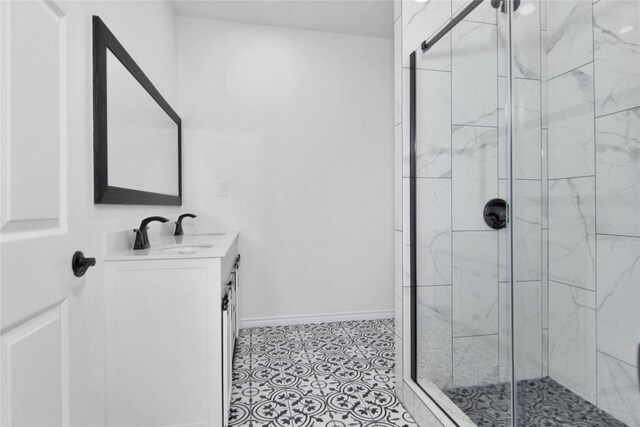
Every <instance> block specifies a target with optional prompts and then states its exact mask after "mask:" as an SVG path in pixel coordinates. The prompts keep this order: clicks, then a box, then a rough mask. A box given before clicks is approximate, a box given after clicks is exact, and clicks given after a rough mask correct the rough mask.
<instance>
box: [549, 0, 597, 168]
mask: <svg viewBox="0 0 640 427" xmlns="http://www.w3.org/2000/svg"><path fill="white" fill-rule="evenodd" d="M560 3H562V1H560ZM547 88H548V106H547V108H548V115H549V116H548V126H549V129H548V130H549V132H548V138H549V151H548V154H549V179H555V178H569V177H578V176H586V175H593V174H594V167H595V166H594V139H595V138H594V129H593V117H594V112H593V64H587V65H585V66H584V67H581V68H578V69H575V70H573V71H571V72H569V73H566V74H563V75H562V76H560V77H557V78H555V79H553V80H549V81H548V83H547ZM568 159H571V160H570V161H568Z"/></svg>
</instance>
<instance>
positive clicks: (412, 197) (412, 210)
mask: <svg viewBox="0 0 640 427" xmlns="http://www.w3.org/2000/svg"><path fill="white" fill-rule="evenodd" d="M483 1H485V0H471V1H470V2H469V5H468V6H466V7H465V8H464V9H463V10H462V11H461V12H460V13H458V14H457V15H456V16H455V17H452V18H451V20H449V22H447V24H446V25H444V26H443V27H442V28H441V29H440V30H439V31H437V32H436V33H434V35H433V36H432V37H431V38H430V39H429V40H426V41H423V42H422V43H421V46H420V47H419V48H418V49H416V50H414V51H413V52H411V54H410V55H409V248H410V250H409V259H410V274H409V276H410V297H411V301H410V335H411V338H410V343H411V348H410V362H411V366H410V379H411V381H412V382H413V383H414V384H415V385H416V386H417V387H418V388H419V389H420V390H422V391H423V392H424V393H425V394H426V396H427V397H428V398H429V399H430V400H431V402H433V404H435V405H436V406H437V407H438V408H439V409H440V410H441V411H442V412H443V413H444V414H445V415H446V416H447V418H448V419H449V420H450V421H451V422H452V423H453V424H454V425H456V426H459V425H460V424H459V423H458V421H456V419H454V417H453V416H452V415H451V414H450V413H449V411H447V410H446V409H445V408H444V407H443V406H442V405H441V404H440V403H439V402H438V401H437V400H436V399H434V398H433V397H432V396H431V395H430V394H429V392H428V391H427V390H425V389H424V388H423V387H422V386H421V385H420V383H419V382H418V345H417V344H418V327H417V326H418V313H417V311H418V310H417V308H418V301H417V300H418V298H417V296H418V286H417V270H418V269H417V202H416V198H417V195H416V147H415V145H416V55H417V52H419V51H420V52H425V51H427V50H428V49H429V48H431V47H432V45H433V44H434V43H435V42H437V41H438V40H440V38H442V37H443V36H445V35H446V34H447V33H449V32H450V31H451V30H452V29H453V28H454V27H455V26H456V25H457V24H458V23H459V22H461V21H462V20H463V19H464V17H465V16H466V15H468V14H469V13H470V12H471V11H473V10H474V9H475V8H476V7H477V6H479V5H480V4H481V3H482V2H483ZM486 1H491V2H492V6H494V8H496V9H498V11H497V12H498V13H500V12H501V11H500V10H499V7H500V3H501V4H502V5H504V6H505V7H504V9H505V10H504V12H503V13H504V14H505V15H506V16H505V17H504V19H506V34H505V35H506V38H507V40H506V52H505V53H506V57H507V61H508V63H507V66H506V80H507V85H506V86H507V87H506V89H507V90H506V94H505V95H506V104H505V106H504V108H505V114H506V117H505V126H506V129H505V132H506V133H505V137H506V144H505V145H506V174H507V175H506V177H507V179H506V182H507V196H506V197H507V227H506V232H507V253H508V261H507V262H506V268H507V277H508V279H509V282H508V284H509V286H508V295H509V296H508V299H509V321H510V326H511V333H510V334H509V353H510V359H511V366H510V371H509V374H510V379H509V385H510V393H511V396H510V406H509V412H510V418H511V426H513V427H516V426H517V425H518V417H517V414H518V411H517V408H518V406H517V397H518V396H517V385H516V383H517V382H516V380H515V378H516V376H515V348H514V343H515V340H514V336H515V329H514V328H515V324H514V316H513V307H514V292H513V284H514V283H515V282H514V268H513V262H514V257H513V217H512V215H513V207H512V201H513V200H514V198H513V182H512V181H513V167H512V166H513V165H512V163H513V158H512V141H513V138H512V136H513V135H512V133H513V132H512V129H513V123H512V120H513V102H512V93H513V92H512V91H513V87H512V85H513V77H512V66H513V49H512V38H511V24H512V16H513V15H512V13H513V12H512V11H513V1H514V0H502V1H501V2H498V5H497V6H496V5H494V4H493V1H494V0H486ZM496 25H500V23H499V20H498V22H496ZM499 131H500V129H498V132H499ZM639 354H640V353H639Z"/></svg>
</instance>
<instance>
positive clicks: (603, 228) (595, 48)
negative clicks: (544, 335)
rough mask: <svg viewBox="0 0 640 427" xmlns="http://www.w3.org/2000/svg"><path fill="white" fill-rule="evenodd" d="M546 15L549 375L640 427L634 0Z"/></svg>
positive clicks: (553, 8)
mask: <svg viewBox="0 0 640 427" xmlns="http://www.w3.org/2000/svg"><path fill="white" fill-rule="evenodd" d="M546 21H547V26H546V34H545V36H546V39H547V57H546V73H547V76H546V80H547V90H548V92H547V93H548V98H547V108H548V121H547V123H546V127H545V128H546V129H547V132H544V134H545V135H546V137H547V140H546V141H545V143H546V144H548V147H547V150H545V153H547V157H546V158H545V159H544V160H546V168H547V176H548V185H547V191H548V193H547V197H548V199H547V205H548V222H547V224H548V231H546V232H545V234H544V235H543V240H545V241H547V242H548V280H549V282H548V301H549V307H548V345H549V350H548V351H549V354H548V357H549V375H550V376H551V377H552V378H554V379H555V380H556V381H558V382H560V383H561V384H563V385H564V386H566V387H568V388H569V389H571V390H572V391H573V392H575V393H577V394H579V395H580V396H582V397H584V398H585V399H587V400H590V401H591V402H593V403H594V404H597V405H598V406H599V407H600V408H602V409H604V410H605V411H607V412H609V413H610V414H612V415H613V416H615V417H616V418H618V419H620V420H621V421H623V422H625V423H626V424H629V425H632V426H639V425H640V394H639V393H638V384H637V381H638V380H637V374H636V372H637V371H636V369H637V364H638V361H637V353H636V352H637V345H638V342H639V341H640V314H638V313H639V312H638V310H637V307H638V304H639V303H640V28H639V27H640V2H638V1H637V0H633V1H621V0H599V1H596V2H593V3H592V2H590V1H567V0H553V1H552V0H548V1H547V2H546ZM543 165H545V162H543ZM543 188H544V187H543Z"/></svg>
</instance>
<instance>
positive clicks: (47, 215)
mask: <svg viewBox="0 0 640 427" xmlns="http://www.w3.org/2000/svg"><path fill="white" fill-rule="evenodd" d="M0 24H1V25H0V51H1V62H0V119H1V122H0V137H1V138H0V150H1V151H0V159H1V160H0V161H1V166H2V172H1V173H2V184H1V188H0V191H1V196H2V204H1V206H2V207H1V211H0V227H1V228H0V242H1V254H2V259H1V263H2V270H1V284H2V286H1V288H0V300H1V303H0V304H1V307H0V310H1V314H2V315H1V318H0V334H1V335H0V343H1V345H0V350H1V352H2V355H1V356H2V357H1V359H2V360H1V364H0V368H1V374H2V381H1V385H0V401H1V404H2V408H1V413H2V418H1V421H2V425H3V426H22V425H25V426H28V425H34V426H35V425H37V426H45V425H68V424H69V415H68V414H69V402H68V399H69V397H68V396H69V391H68V387H69V378H68V375H69V373H68V370H69V345H68V335H69V332H68V331H69V328H68V325H69V321H68V319H69V318H70V316H69V309H68V308H69V304H68V298H69V296H70V290H71V286H72V285H74V284H77V283H78V281H79V280H78V279H76V278H74V276H73V273H72V271H71V256H72V254H73V248H72V246H71V243H72V236H71V234H72V233H70V230H69V228H68V220H67V205H68V201H67V160H66V159H67V149H66V147H67V134H66V127H67V102H66V90H67V88H66V79H67V56H66V43H67V39H66V17H65V14H64V13H63V11H62V9H61V8H60V7H59V5H58V4H57V3H55V2H50V1H20V2H7V1H3V2H0ZM75 233H76V236H79V235H80V230H77V229H76V230H75ZM75 240H76V243H77V240H79V239H75Z"/></svg>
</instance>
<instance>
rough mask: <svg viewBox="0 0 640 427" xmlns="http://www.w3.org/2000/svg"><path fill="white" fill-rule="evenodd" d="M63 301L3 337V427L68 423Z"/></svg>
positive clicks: (64, 303)
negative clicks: (4, 426)
mask: <svg viewBox="0 0 640 427" xmlns="http://www.w3.org/2000/svg"><path fill="white" fill-rule="evenodd" d="M67 347H68V346H67V303H66V302H63V303H61V304H59V305H56V306H55V307H53V308H51V309H49V310H46V311H45V312H43V313H42V314H40V315H37V316H36V317H34V318H33V319H31V320H30V321H28V322H26V323H23V324H21V325H20V326H18V327H16V328H13V329H12V330H10V331H9V332H7V333H5V334H3V335H2V410H3V411H2V425H6V426H9V425H10V426H49V425H51V426H54V425H55V426H59V425H67V424H68V409H67V408H68V407H69V405H68V396H69V393H68V383H67V369H68V364H69V361H68V348H67Z"/></svg>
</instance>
